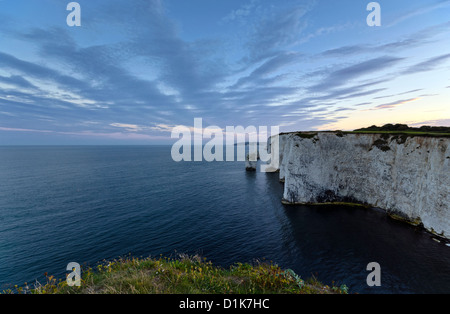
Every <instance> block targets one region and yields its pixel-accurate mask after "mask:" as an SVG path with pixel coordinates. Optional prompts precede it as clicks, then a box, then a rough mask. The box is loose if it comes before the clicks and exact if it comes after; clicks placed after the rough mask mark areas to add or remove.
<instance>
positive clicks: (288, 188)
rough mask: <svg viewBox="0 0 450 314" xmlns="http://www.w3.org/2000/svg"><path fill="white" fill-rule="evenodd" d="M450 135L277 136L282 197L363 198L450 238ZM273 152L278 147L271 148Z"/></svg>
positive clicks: (312, 200)
mask: <svg viewBox="0 0 450 314" xmlns="http://www.w3.org/2000/svg"><path fill="white" fill-rule="evenodd" d="M449 144H450V138H448V137H447V138H446V137H424V136H406V135H387V134H355V133H342V132H318V133H285V134H280V135H279V156H273V157H272V158H277V157H279V160H280V169H279V171H280V180H282V181H284V195H283V202H284V203H286V204H316V203H330V202H351V203H360V204H364V205H367V206H370V207H377V208H381V209H384V210H386V211H387V212H388V213H389V214H391V215H392V216H393V217H397V218H399V217H401V218H402V219H404V220H407V221H408V222H410V223H414V224H420V225H423V227H424V228H425V229H427V230H428V231H430V232H433V233H434V234H437V235H440V236H442V237H445V238H447V239H450V208H449V204H450V175H449V174H450V171H449V170H450V166H449V165H450V145H449ZM272 153H274V152H272Z"/></svg>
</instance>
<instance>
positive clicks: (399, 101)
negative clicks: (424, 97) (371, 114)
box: [372, 97, 421, 110]
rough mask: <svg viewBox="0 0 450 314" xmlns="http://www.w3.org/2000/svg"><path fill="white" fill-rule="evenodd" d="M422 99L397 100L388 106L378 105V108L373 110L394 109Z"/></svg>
mask: <svg viewBox="0 0 450 314" xmlns="http://www.w3.org/2000/svg"><path fill="white" fill-rule="evenodd" d="M420 99H421V98H420V97H416V98H410V99H404V100H397V101H394V102H391V103H387V104H382V105H378V106H376V107H375V108H374V109H372V110H377V109H393V108H395V107H398V106H401V105H404V104H407V103H410V102H414V101H417V100H420Z"/></svg>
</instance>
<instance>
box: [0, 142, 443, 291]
mask: <svg viewBox="0 0 450 314" xmlns="http://www.w3.org/2000/svg"><path fill="white" fill-rule="evenodd" d="M282 194H283V185H282V184H281V183H280V182H279V180H278V174H266V173H259V172H253V173H250V172H246V171H245V166H244V163H243V162H213V163H208V162H184V163H183V162H182V163H176V162H174V161H172V159H171V156H170V147H169V146H101V147H90V146H79V147H76V146H73V147H72V146H68V147H0V290H1V289H5V288H8V287H11V285H14V284H18V285H21V284H23V283H24V282H28V283H33V282H35V281H36V280H39V281H40V280H43V274H44V272H48V273H49V274H53V275H56V276H59V277H61V278H64V274H66V273H67V272H66V266H67V264H68V263H69V262H78V263H80V264H88V265H94V264H95V263H96V262H98V261H101V260H104V259H106V260H108V259H113V258H117V257H120V256H124V255H128V254H131V255H133V256H143V257H147V256H150V255H151V256H159V255H160V254H162V255H165V256H173V257H174V256H176V254H177V253H187V254H196V253H198V254H201V255H202V256H204V257H206V258H207V259H208V260H211V261H212V262H213V263H215V264H217V265H221V266H223V267H227V266H229V265H231V264H233V263H235V262H252V261H255V260H267V261H273V262H274V263H277V264H278V265H280V266H281V267H283V268H291V269H293V270H294V271H295V272H296V273H297V274H299V275H300V276H302V277H303V278H308V277H311V275H314V276H316V277H317V278H318V279H319V280H321V281H322V282H324V283H326V284H331V283H332V281H334V282H335V283H336V284H346V285H347V286H348V287H349V288H350V292H358V293H449V292H450V247H447V246H445V245H444V244H442V243H437V242H436V241H434V240H433V239H432V238H431V237H430V235H429V234H428V233H426V232H424V231H422V230H420V229H416V228H414V227H411V226H409V225H406V224H404V223H400V222H397V221H394V220H392V219H390V218H388V217H387V216H386V215H385V214H384V213H383V212H381V211H378V210H375V209H362V208H352V207H337V206H319V207H306V206H284V205H282V204H281V197H282ZM369 262H378V263H379V264H380V265H381V287H368V286H367V284H366V277H367V275H368V274H369V271H367V270H366V266H367V264H368V263H369Z"/></svg>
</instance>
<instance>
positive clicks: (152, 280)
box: [3, 255, 348, 294]
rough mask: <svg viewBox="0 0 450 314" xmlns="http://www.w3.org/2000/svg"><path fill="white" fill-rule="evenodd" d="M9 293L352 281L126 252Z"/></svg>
mask: <svg viewBox="0 0 450 314" xmlns="http://www.w3.org/2000/svg"><path fill="white" fill-rule="evenodd" d="M16 290H17V291H11V290H8V291H3V293H31V294H329V293H340V294H346V293H347V290H348V289H347V287H346V286H345V285H342V286H340V287H329V286H327V285H323V284H321V283H320V282H318V281H317V280H316V279H315V278H312V279H309V280H306V281H304V280H302V279H300V277H298V276H297V275H296V274H295V273H294V272H293V271H292V270H283V269H281V268H280V267H278V266H277V265H274V264H269V263H256V264H255V265H250V264H242V263H236V264H235V265H233V266H231V267H230V268H229V269H224V268H221V267H217V266H213V265H212V263H211V262H208V261H206V260H205V259H203V260H202V259H201V258H200V257H198V256H193V257H189V256H185V255H180V258H178V259H169V258H158V259H154V258H120V259H117V260H114V261H111V262H104V263H102V264H100V265H98V266H97V267H96V269H92V268H88V269H84V270H83V269H82V279H81V286H80V287H75V286H74V287H70V286H68V284H67V282H66V280H59V281H57V280H56V279H55V278H54V277H53V276H47V283H46V284H42V285H38V286H35V287H33V288H29V287H25V288H17V287H16Z"/></svg>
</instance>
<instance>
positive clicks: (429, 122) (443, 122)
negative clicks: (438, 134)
mask: <svg viewBox="0 0 450 314" xmlns="http://www.w3.org/2000/svg"><path fill="white" fill-rule="evenodd" d="M408 125H409V126H411V127H420V126H422V125H428V126H449V127H450V119H436V120H426V121H421V122H414V123H408Z"/></svg>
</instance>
